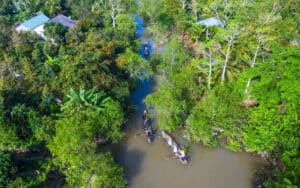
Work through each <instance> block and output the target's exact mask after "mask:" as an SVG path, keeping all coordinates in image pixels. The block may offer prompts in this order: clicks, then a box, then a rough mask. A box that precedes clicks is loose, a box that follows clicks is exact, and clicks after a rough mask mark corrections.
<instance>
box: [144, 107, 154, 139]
mask: <svg viewBox="0 0 300 188" xmlns="http://www.w3.org/2000/svg"><path fill="white" fill-rule="evenodd" d="M142 118H143V127H144V134H145V136H146V138H147V141H148V143H152V130H151V122H150V119H149V118H148V114H147V111H146V110H145V111H144V114H143V117H142Z"/></svg>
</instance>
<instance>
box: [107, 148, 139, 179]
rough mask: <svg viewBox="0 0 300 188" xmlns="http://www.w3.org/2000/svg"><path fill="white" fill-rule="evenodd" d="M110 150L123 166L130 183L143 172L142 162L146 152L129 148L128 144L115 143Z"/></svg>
mask: <svg viewBox="0 0 300 188" xmlns="http://www.w3.org/2000/svg"><path fill="white" fill-rule="evenodd" d="M110 151H111V153H112V155H113V157H114V158H115V160H116V162H117V163H118V164H120V165H122V166H123V168H124V171H125V177H126V179H127V181H128V183H129V184H130V182H132V181H133V179H134V177H135V176H137V175H138V174H140V173H141V164H142V163H143V158H144V155H145V153H144V152H143V151H141V150H137V149H132V148H129V147H128V145H127V144H113V145H111V146H110Z"/></svg>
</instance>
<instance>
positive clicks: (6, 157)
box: [0, 151, 12, 187]
mask: <svg viewBox="0 0 300 188" xmlns="http://www.w3.org/2000/svg"><path fill="white" fill-rule="evenodd" d="M11 163H12V161H11V155H10V154H9V153H5V152H3V151H0V186H1V187H5V186H6V185H7V183H8V182H9V179H10V168H11Z"/></svg>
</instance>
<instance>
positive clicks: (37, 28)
mask: <svg viewBox="0 0 300 188" xmlns="http://www.w3.org/2000/svg"><path fill="white" fill-rule="evenodd" d="M47 21H49V18H48V17H47V16H46V15H45V14H43V13H41V14H38V15H37V16H34V17H32V18H30V19H29V20H26V21H24V22H22V23H21V24H19V25H18V26H17V27H16V31H17V32H22V31H23V32H26V31H34V32H36V33H37V34H38V35H39V36H41V37H42V38H43V39H46V37H45V35H44V24H45V23H46V22H47Z"/></svg>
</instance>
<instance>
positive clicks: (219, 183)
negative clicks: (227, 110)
mask: <svg viewBox="0 0 300 188" xmlns="http://www.w3.org/2000/svg"><path fill="white" fill-rule="evenodd" d="M150 88H151V87H150V82H146V83H143V84H140V85H139V86H138V88H137V90H136V91H135V93H133V94H132V95H133V98H134V100H135V102H136V105H137V111H136V112H135V113H134V114H133V115H132V116H131V118H130V119H129V122H128V124H127V126H126V128H125V132H126V136H125V138H124V139H123V141H122V142H121V143H120V144H114V145H109V146H108V148H107V149H109V150H110V151H111V152H112V154H113V156H114V157H115V159H116V161H117V162H118V163H120V164H121V165H122V166H123V167H124V169H125V174H126V178H127V180H128V187H129V188H251V187H254V185H253V177H254V173H255V171H256V170H257V169H258V168H259V167H260V166H261V165H262V161H261V160H260V159H259V158H257V157H255V156H253V155H251V154H249V153H245V152H241V153H233V152H230V151H227V150H224V149H221V148H214V149H212V148H207V147H204V146H200V145H192V147H191V148H192V150H191V155H190V157H189V159H190V163H189V164H188V165H186V166H183V165H182V164H181V163H180V162H179V161H178V160H177V159H174V158H172V157H170V156H171V155H172V154H171V151H170V150H169V148H168V147H167V145H166V143H165V142H164V141H163V139H161V138H160V137H159V136H157V135H155V137H154V142H153V143H152V144H148V143H147V141H146V139H145V137H144V136H142V135H140V133H142V132H143V129H142V118H141V117H142V113H143V110H144V109H145V106H144V105H143V103H142V99H143V98H144V97H145V96H146V95H147V94H148V93H150V92H151V91H150V90H151V89H150ZM153 124H154V127H156V126H157V125H156V123H155V122H153ZM173 136H174V135H173ZM175 138H176V140H177V141H178V142H179V143H182V142H184V140H183V139H182V138H181V137H180V136H179V135H177V136H176V135H175Z"/></svg>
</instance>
